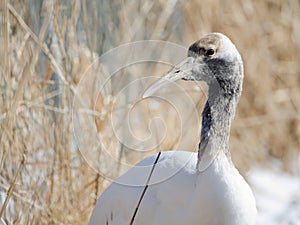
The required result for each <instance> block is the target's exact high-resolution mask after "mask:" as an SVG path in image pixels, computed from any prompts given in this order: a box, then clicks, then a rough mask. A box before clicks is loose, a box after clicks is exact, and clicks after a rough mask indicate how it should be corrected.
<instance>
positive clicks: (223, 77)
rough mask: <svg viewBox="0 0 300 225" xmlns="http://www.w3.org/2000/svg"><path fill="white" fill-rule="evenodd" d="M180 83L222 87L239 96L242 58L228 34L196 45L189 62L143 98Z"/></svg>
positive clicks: (182, 64)
mask: <svg viewBox="0 0 300 225" xmlns="http://www.w3.org/2000/svg"><path fill="white" fill-rule="evenodd" d="M179 79H183V80H197V81H205V82H206V83H207V84H208V85H209V86H218V90H221V91H222V92H223V93H224V94H236V93H237V94H239V93H240V92H241V88H242V87H241V86H242V80H243V63H242V59H241V56H240V54H239V52H238V51H237V49H236V47H235V45H234V44H233V43H232V42H231V41H230V39H229V38H228V37H226V36H225V35H224V34H221V33H211V34H207V35H205V36H204V37H202V38H201V39H200V40H199V41H196V42H195V43H193V44H192V45H191V46H190V47H189V49H188V55H187V58H185V59H184V60H183V61H182V62H180V63H179V64H177V65H175V66H174V67H173V68H172V69H171V71H169V72H168V73H167V74H166V75H165V76H163V77H162V78H160V79H159V80H158V81H156V82H155V83H154V84H152V85H151V86H150V87H149V88H148V89H147V90H146V91H145V93H144V95H143V97H148V96H151V95H153V94H154V93H155V92H156V91H157V90H158V89H160V88H161V87H162V86H164V85H165V84H166V83H169V82H174V81H176V80H179Z"/></svg>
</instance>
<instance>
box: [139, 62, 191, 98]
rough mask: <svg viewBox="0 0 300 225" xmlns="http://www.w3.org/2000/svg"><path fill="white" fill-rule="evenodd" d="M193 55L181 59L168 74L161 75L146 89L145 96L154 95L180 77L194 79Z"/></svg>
mask: <svg viewBox="0 0 300 225" xmlns="http://www.w3.org/2000/svg"><path fill="white" fill-rule="evenodd" d="M194 60H195V59H194V58H193V57H188V58H186V59H184V60H183V61H181V62H180V63H179V64H177V65H176V66H174V68H173V69H172V70H171V71H169V72H168V73H167V74H166V75H164V76H163V77H161V78H160V79H159V80H157V81H156V82H154V83H153V84H151V85H150V87H148V88H147V89H146V91H145V92H144V94H143V98H147V97H149V96H152V95H153V94H154V93H155V92H156V91H158V90H159V89H161V88H162V87H163V86H165V85H166V84H169V83H172V82H175V81H176V80H179V79H189V80H192V79H193V78H192V68H193V63H194Z"/></svg>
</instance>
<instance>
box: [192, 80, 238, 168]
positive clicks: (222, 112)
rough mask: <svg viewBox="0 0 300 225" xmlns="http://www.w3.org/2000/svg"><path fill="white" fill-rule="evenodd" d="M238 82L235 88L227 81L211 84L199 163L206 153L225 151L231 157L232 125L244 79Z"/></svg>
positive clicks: (204, 116)
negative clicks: (230, 138) (230, 137)
mask: <svg viewBox="0 0 300 225" xmlns="http://www.w3.org/2000/svg"><path fill="white" fill-rule="evenodd" d="M222 82H224V84H223V83H222ZM236 84H237V85H236V86H235V85H233V86H235V87H233V88H229V87H231V85H230V84H228V82H227V81H220V80H218V81H215V83H211V84H209V92H208V100H207V102H206V104H205V107H204V109H203V112H202V130H201V137H200V144H199V151H198V163H199V162H200V160H201V158H202V156H203V155H204V154H214V155H215V153H218V152H219V151H224V152H225V154H226V155H227V156H228V158H229V159H230V152H229V145H228V143H229V136H230V126H231V122H232V120H233V118H234V115H235V110H236V106H237V103H238V101H239V97H240V94H241V88H242V87H241V86H242V80H241V81H237V82H236ZM224 85H225V86H224ZM207 146H209V149H208V148H207ZM230 161H231V160H230Z"/></svg>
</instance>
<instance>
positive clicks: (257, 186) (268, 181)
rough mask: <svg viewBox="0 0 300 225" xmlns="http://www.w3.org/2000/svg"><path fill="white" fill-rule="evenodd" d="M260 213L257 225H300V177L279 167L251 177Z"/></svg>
mask: <svg viewBox="0 0 300 225" xmlns="http://www.w3.org/2000/svg"><path fill="white" fill-rule="evenodd" d="M248 182H249V183H250V185H251V187H252V190H253V192H254V196H255V198H256V203H257V209H258V221H257V225H300V177H299V175H298V176H297V175H290V174H288V173H286V172H283V171H282V169H280V167H278V164H276V163H275V164H274V165H273V166H271V167H268V168H263V167H256V168H253V169H252V170H251V171H250V172H249V174H248Z"/></svg>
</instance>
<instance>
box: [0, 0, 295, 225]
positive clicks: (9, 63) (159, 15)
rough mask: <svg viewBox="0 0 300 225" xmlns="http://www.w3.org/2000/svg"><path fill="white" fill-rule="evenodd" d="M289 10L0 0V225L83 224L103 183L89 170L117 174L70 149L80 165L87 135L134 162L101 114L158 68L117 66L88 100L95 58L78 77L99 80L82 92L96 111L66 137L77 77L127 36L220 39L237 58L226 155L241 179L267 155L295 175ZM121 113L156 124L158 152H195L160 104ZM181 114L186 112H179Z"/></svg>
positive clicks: (282, 6)
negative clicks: (219, 35) (236, 95)
mask: <svg viewBox="0 0 300 225" xmlns="http://www.w3.org/2000/svg"><path fill="white" fill-rule="evenodd" d="M33 2H34V3H33ZM41 2H42V1H41ZM197 2H198V3H197ZM299 12H300V3H299V1H298V0H290V1H283V0H281V1H275V0H267V1H259V0H255V1H250V0H245V1H238V0H233V1H221V0H220V1H217V0H214V1H211V0H205V1H175V0H165V1H117V0H113V1H105V0H102V1H96V0H95V1H83V2H81V1H75V0H72V1H67V2H66V3H64V4H63V3H58V2H56V1H54V2H52V1H50V0H49V1H44V3H43V4H42V5H41V4H40V5H39V4H36V1H31V0H28V1H16V0H10V1H9V0H3V1H1V11H0V16H1V36H0V42H1V45H0V53H1V58H2V59H1V61H0V65H1V70H0V74H1V75H0V93H1V95H0V106H1V107H0V126H1V128H0V129H1V133H0V140H1V141H0V203H1V204H0V217H1V220H0V224H86V223H87V221H88V218H89V216H90V213H91V210H92V208H93V206H94V203H95V199H96V197H97V196H98V195H99V194H100V193H101V192H102V191H103V189H104V187H105V186H107V184H109V180H108V181H107V180H106V179H105V177H104V176H101V175H99V174H98V173H97V172H96V171H95V170H94V169H92V167H90V166H89V164H90V165H92V166H93V167H94V168H96V167H97V163H98V164H99V165H100V166H99V167H101V168H102V169H103V168H108V169H113V170H114V171H112V174H110V175H111V176H112V177H115V176H117V174H118V173H120V171H122V169H126V168H127V167H125V168H121V167H120V168H119V167H118V166H117V167H113V168H112V166H115V164H110V163H109V162H106V161H105V160H104V159H103V158H101V157H103V156H100V155H99V156H97V157H96V158H95V160H92V161H91V160H89V159H91V158H93V157H94V156H95V155H94V152H92V153H91V156H90V157H89V154H90V153H89V152H90V148H89V147H90V146H89V145H86V146H85V148H84V149H82V148H81V149H80V150H81V153H83V155H84V156H85V157H86V158H87V159H88V160H87V161H88V163H89V164H88V163H87V161H85V159H84V157H83V156H82V155H81V153H80V152H79V151H78V145H76V144H78V142H80V141H83V142H82V143H83V144H84V143H87V142H90V143H93V142H92V139H93V138H95V137H98V138H100V139H101V141H102V143H104V147H105V148H106V150H108V152H109V153H110V154H111V156H112V157H113V159H114V160H115V161H116V162H118V161H122V162H124V163H129V164H131V163H134V162H136V161H137V160H138V159H140V158H141V157H144V156H145V155H144V154H133V153H131V152H130V151H129V150H130V149H131V148H133V146H126V145H124V143H122V142H120V141H119V140H120V139H122V137H121V138H120V137H116V136H114V135H113V134H114V132H115V131H116V130H113V129H112V126H111V124H112V120H111V117H110V116H111V115H112V114H111V113H114V110H115V111H118V110H121V109H124V108H126V107H127V105H128V103H130V96H132V95H134V93H135V91H141V90H142V89H143V88H144V87H143V86H141V85H140V86H139V88H140V89H129V90H126V91H125V93H126V95H125V96H123V97H122V96H118V93H119V92H120V91H121V90H122V88H123V87H125V86H126V85H127V84H130V82H131V81H133V80H136V79H138V78H140V77H144V76H150V75H155V76H158V75H160V74H162V73H163V72H165V71H167V70H168V69H169V67H168V66H166V65H157V64H155V63H154V64H151V65H149V63H148V64H147V65H138V66H130V67H129V68H124V69H122V70H120V71H118V72H117V75H118V76H116V77H118V79H116V80H111V81H110V82H109V83H108V84H107V85H106V86H105V90H104V91H102V92H101V93H100V94H99V93H98V92H97V91H98V89H97V88H99V86H97V85H96V83H97V84H98V83H100V84H101V83H103V82H105V79H106V78H107V74H106V72H105V68H102V67H101V65H100V63H99V62H96V63H94V64H93V65H94V66H93V67H92V68H90V69H89V71H88V72H89V73H97V74H100V75H99V76H98V77H97V82H95V80H92V81H89V82H90V83H86V86H83V87H84V88H85V90H86V96H83V97H86V99H85V100H87V105H88V106H89V107H92V109H94V107H95V109H96V112H92V115H91V118H92V119H91V120H89V122H91V121H92V123H94V125H95V129H96V128H97V132H98V133H97V134H96V136H93V135H92V134H91V135H90V136H89V135H87V137H85V136H82V137H77V138H79V139H80V140H79V141H78V140H77V139H76V138H75V137H74V132H73V124H72V102H73V99H74V94H75V93H76V92H75V91H76V90H77V87H78V84H79V81H80V79H81V78H82V77H83V74H85V75H87V73H84V72H85V71H86V69H88V68H89V66H90V65H91V64H92V63H93V62H94V60H95V59H96V58H97V56H101V55H102V54H103V53H104V52H106V51H107V50H109V49H112V48H113V47H116V46H118V45H120V44H124V43H127V42H131V41H136V40H148V39H157V40H165V41H171V42H175V43H177V44H179V45H182V46H185V47H187V46H188V45H189V44H191V43H192V42H193V41H195V40H196V39H198V38H199V37H201V36H202V35H203V34H205V33H208V32H212V31H219V32H223V33H225V34H227V35H228V36H229V37H231V39H232V40H233V41H234V43H235V44H236V45H237V47H238V49H239V50H240V52H241V54H242V56H243V58H244V62H245V81H244V91H243V95H242V99H241V102H240V104H239V108H238V111H237V116H236V120H235V122H234V124H233V130H232V138H231V149H232V154H233V159H234V161H235V162H236V164H237V166H238V167H239V168H240V170H241V171H243V172H245V171H246V170H247V169H248V168H249V167H250V166H251V165H253V164H257V163H262V164H264V163H266V162H267V160H268V158H269V157H270V156H273V157H276V158H278V159H280V160H281V161H282V163H283V166H284V168H285V169H286V170H288V171H290V172H294V173H295V172H298V173H299V164H300V159H299V152H300V151H299V149H300V116H299V115H300V114H299V110H300V63H299V62H300V54H299V53H298V52H300V13H299ZM163 51H164V52H165V51H168V50H167V49H162V52H163ZM128 54H129V53H128ZM179 83H180V85H182V86H183V87H190V86H187V85H186V83H184V82H179ZM143 85H144V86H146V85H147V83H145V84H143ZM94 93H96V94H97V95H95V94H94ZM89 96H93V97H91V99H88V97H89ZM191 96H192V99H193V101H194V102H195V104H196V105H197V107H198V113H199V112H200V111H201V105H202V104H203V101H204V100H205V98H204V95H203V93H202V94H201V95H199V94H197V92H192V93H191ZM118 112H119V111H118ZM93 113H94V114H93ZM120 113H121V114H116V115H118V116H119V117H114V121H113V122H116V124H117V125H116V126H117V128H118V129H120V133H119V135H121V136H122V135H124V134H126V130H125V131H123V130H122V127H123V125H124V124H123V123H122V121H123V118H124V117H123V116H124V115H125V113H126V112H122V111H121V112H120ZM122 113H124V114H122ZM132 113H133V115H136V117H140V120H139V121H144V123H143V124H148V122H149V117H148V115H150V114H151V115H152V116H161V117H162V118H165V120H164V122H165V123H166V124H167V127H168V128H169V131H168V136H166V138H165V139H164V140H163V142H162V143H161V144H160V146H161V149H162V150H164V149H170V148H189V149H191V150H194V148H195V146H196V145H197V138H198V134H197V132H192V131H196V130H197V129H198V128H197V122H195V121H193V120H192V121H190V120H185V121H184V126H186V127H188V128H189V129H186V128H185V129H184V131H185V132H183V133H180V132H178V130H180V129H179V128H180V127H178V121H177V120H178V118H177V115H176V112H175V111H174V110H173V109H172V108H169V107H168V106H167V105H166V104H160V105H159V107H158V108H157V109H156V110H154V111H153V110H152V111H151V113H150V114H149V108H148V107H147V104H146V103H145V104H143V103H141V104H140V107H139V108H137V109H136V111H134V110H133V111H132ZM189 113H191V112H190V109H189V108H188V107H186V113H185V114H186V115H189ZM143 115H144V116H143ZM145 115H146V116H145ZM176 118H177V119H176ZM132 123H133V124H134V128H135V132H136V133H135V134H136V135H137V136H139V135H140V137H141V138H143V137H145V135H146V136H147V134H148V135H149V131H147V129H146V128H145V126H144V125H142V124H141V123H139V122H138V123H137V122H136V121H135V120H134V118H133V120H132ZM155 126H156V127H155ZM155 126H154V127H152V128H153V129H152V131H155V129H156V131H158V132H156V133H154V139H153V140H152V142H151V143H150V144H153V143H157V142H159V140H160V139H159V138H160V134H161V129H163V127H160V123H159V122H158V123H155ZM83 127H84V128H87V129H89V128H90V127H89V126H86V127H85V126H83ZM145 130H146V131H145ZM187 130H188V131H187ZM88 131H89V130H88ZM90 132H91V133H92V130H91V131H90ZM147 132H148V133H147ZM83 133H84V132H83ZM143 135H144V136H143ZM125 137H126V136H125V135H124V136H123V138H125ZM89 138H90V139H91V140H90V139H89ZM130 138H132V137H130ZM82 143H81V144H82ZM129 144H131V143H129ZM135 144H136V143H135ZM79 146H81V147H82V145H80V143H79ZM102 147H103V146H102ZM138 147H140V146H138ZM96 150H97V151H98V150H99V149H97V148H96ZM100 152H101V148H100ZM151 152H153V151H151ZM151 152H148V153H147V154H149V153H151ZM101 159H102V161H101ZM99 160H100V162H99Z"/></svg>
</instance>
